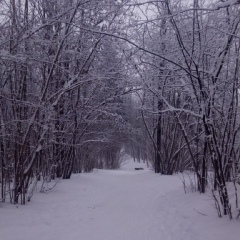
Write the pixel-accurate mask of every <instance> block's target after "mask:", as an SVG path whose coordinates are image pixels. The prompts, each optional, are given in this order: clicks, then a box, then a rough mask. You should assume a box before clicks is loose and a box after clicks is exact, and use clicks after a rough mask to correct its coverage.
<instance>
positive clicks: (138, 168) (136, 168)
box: [135, 167, 144, 170]
mask: <svg viewBox="0 0 240 240" xmlns="http://www.w3.org/2000/svg"><path fill="white" fill-rule="evenodd" d="M135 170H144V169H143V168H142V167H135Z"/></svg>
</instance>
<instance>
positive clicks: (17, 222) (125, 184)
mask: <svg viewBox="0 0 240 240" xmlns="http://www.w3.org/2000/svg"><path fill="white" fill-rule="evenodd" d="M141 166H142V164H138V163H131V162H130V163H128V164H126V165H124V166H123V167H122V169H120V170H98V171H95V172H93V173H90V174H79V175H74V176H73V178H72V179H70V180H64V181H62V182H61V183H60V184H59V185H58V186H57V188H56V189H55V190H54V191H53V192H51V193H49V194H38V196H35V197H33V201H32V202H31V203H30V204H28V206H19V207H18V208H15V207H12V206H7V207H4V208H2V209H0V212H1V215H0V236H1V239H2V240H16V239H17V240H215V239H217V240H223V239H226V238H227V239H229V240H235V239H239V236H240V230H239V229H240V228H239V222H237V221H235V222H231V223H230V221H229V220H228V219H221V220H220V219H218V218H217V216H216V213H215V210H214V208H213V207H212V206H211V203H212V202H211V201H212V200H211V198H210V196H207V195H202V196H199V194H197V193H189V194H184V193H183V189H182V184H181V181H180V180H179V179H178V177H177V176H159V175H157V174H154V173H153V172H152V171H151V170H149V169H147V170H143V171H135V170H134V168H135V167H141ZM144 168H145V169H146V166H144ZM198 212H202V213H203V214H206V215H207V216H205V215H202V214H199V213H198ZM229 236H230V238H229Z"/></svg>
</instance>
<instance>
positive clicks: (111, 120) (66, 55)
mask: <svg viewBox="0 0 240 240" xmlns="http://www.w3.org/2000/svg"><path fill="white" fill-rule="evenodd" d="M0 4H1V6H0V9H1V11H2V12H1V16H2V17H1V22H0V24H1V25H0V30H1V33H2V34H1V37H0V61H1V64H0V74H1V78H0V162H1V165H0V169H1V173H0V176H1V199H2V201H3V202H5V201H10V202H11V203H15V204H16V203H21V204H25V202H26V201H27V200H30V197H29V195H28V194H29V191H30V192H32V190H31V189H30V188H29V186H30V185H31V186H35V184H34V182H36V181H38V180H43V181H50V180H51V179H55V178H63V179H68V178H70V176H71V174H72V173H73V172H74V173H79V172H82V171H85V172H88V171H91V170H92V169H93V168H95V167H100V168H103V167H107V168H116V167H119V159H120V154H121V149H122V145H123V140H122V139H123V138H124V134H125V133H126V132H127V131H128V130H127V129H128V127H127V126H126V125H127V124H126V116H125V104H126V100H125V97H124V96H125V94H126V93H127V92H128V91H131V88H127V86H128V84H127V82H126V79H127V78H126V73H127V71H128V70H127V69H128V68H127V66H124V61H123V60H122V58H123V54H122V53H121V51H120V49H121V48H122V46H121V43H119V42H118V41H117V40H116V39H115V38H112V37H109V36H105V35H104V34H101V33H93V32H92V31H91V30H92V29H94V30H95V31H99V32H101V31H107V32H111V33H116V31H117V30H119V26H120V25H119V24H120V23H121V19H122V18H123V14H124V9H123V6H122V4H119V3H118V1H108V0H101V1H95V0H94V1H93V0H70V1H69V0H63V1H58V0H41V1H36V0H20V1H15V0H11V1H9V3H8V4H7V3H6V1H1V2H0ZM124 125H125V126H126V127H125V130H124V131H122V129H123V126H124Z"/></svg>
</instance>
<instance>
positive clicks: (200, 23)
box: [133, 0, 240, 217]
mask: <svg viewBox="0 0 240 240" xmlns="http://www.w3.org/2000/svg"><path fill="white" fill-rule="evenodd" d="M147 11H149V12H150V13H151V15H150V17H148V16H149V14H148V15H146V20H145V21H144V23H143V24H142V26H141V27H142V29H143V30H142V31H141V34H139V32H135V38H136V39H137V40H136V41H138V42H137V46H136V45H135V46H136V47H137V48H138V50H139V51H138V53H137V54H136V55H137V57H136V58H135V59H134V62H135V66H136V69H137V72H138V74H139V76H140V77H141V79H142V86H143V90H142V92H141V93H139V99H140V103H139V105H140V109H139V115H140V114H141V115H142V120H143V123H142V125H143V126H144V127H145V130H143V131H142V135H143V136H147V138H148V140H147V141H148V142H151V144H150V145H149V144H148V146H149V148H150V150H146V152H148V153H150V154H149V155H148V158H150V159H152V163H153V165H154V169H155V172H156V173H161V174H173V173H177V172H182V171H184V170H193V171H194V172H195V174H196V177H197V184H198V187H197V188H198V190H199V191H200V192H201V193H205V191H206V187H207V186H208V184H209V182H208V175H209V174H210V172H212V173H213V174H214V183H213V194H214V197H215V199H216V204H217V206H218V207H217V208H218V213H219V216H221V212H222V211H221V210H223V213H224V214H229V216H230V217H231V214H232V213H231V204H230V199H229V193H228V182H230V181H231V182H233V183H234V184H235V187H236V182H237V181H239V158H240V155H239V129H240V121H239V101H238V98H239V66H240V65H239V56H240V55H239V48H240V41H239V30H240V27H239V25H240V8H239V5H238V4H237V2H234V3H232V2H231V6H230V5H229V3H228V2H225V3H219V4H217V3H216V4H213V5H209V3H204V2H201V1H198V0H194V1H193V2H191V3H185V2H183V1H169V0H164V1H156V2H155V1H154V2H151V3H148V10H147ZM133 44H135V43H133ZM145 139H146V137H145ZM144 146H145V147H146V144H145V145H144ZM216 192H217V193H218V197H219V198H218V197H216V196H217V195H216ZM236 192H237V191H236ZM237 201H238V200H236V202H237ZM220 205H222V209H220Z"/></svg>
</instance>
